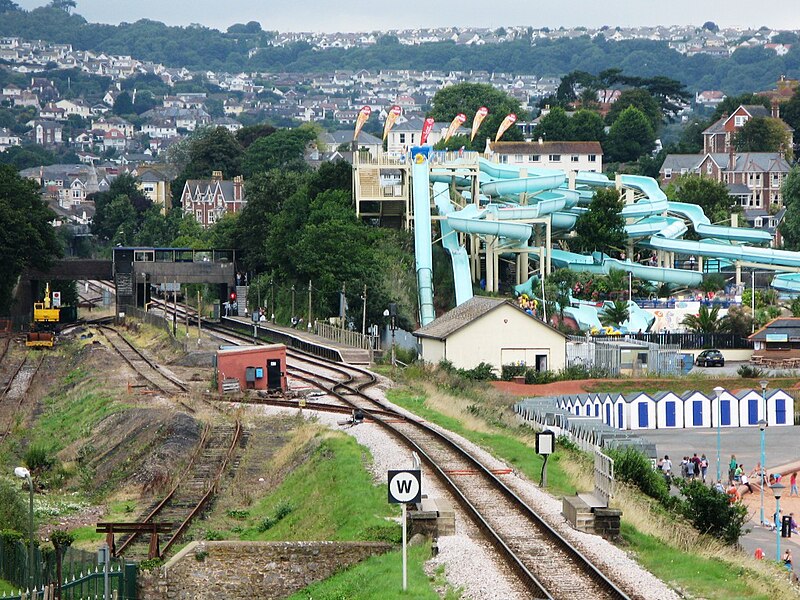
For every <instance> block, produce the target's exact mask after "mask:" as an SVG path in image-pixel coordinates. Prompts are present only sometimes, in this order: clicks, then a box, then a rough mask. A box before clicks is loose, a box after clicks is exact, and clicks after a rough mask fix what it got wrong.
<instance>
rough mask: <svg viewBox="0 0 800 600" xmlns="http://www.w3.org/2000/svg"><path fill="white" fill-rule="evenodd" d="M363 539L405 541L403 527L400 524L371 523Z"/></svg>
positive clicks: (393, 542) (392, 542) (391, 542)
mask: <svg viewBox="0 0 800 600" xmlns="http://www.w3.org/2000/svg"><path fill="white" fill-rule="evenodd" d="M362 537H363V539H365V540H370V541H373V542H389V543H390V544H399V543H401V542H402V541H403V529H402V528H401V527H400V526H399V525H394V524H388V523H387V524H386V525H371V526H369V527H367V528H366V529H365V530H364V534H363V536H362Z"/></svg>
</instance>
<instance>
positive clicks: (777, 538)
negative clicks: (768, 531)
mask: <svg viewBox="0 0 800 600" xmlns="http://www.w3.org/2000/svg"><path fill="white" fill-rule="evenodd" d="M782 526H783V523H782V522H781V497H780V496H775V542H776V545H777V548H776V550H775V560H777V561H778V562H781V528H782Z"/></svg>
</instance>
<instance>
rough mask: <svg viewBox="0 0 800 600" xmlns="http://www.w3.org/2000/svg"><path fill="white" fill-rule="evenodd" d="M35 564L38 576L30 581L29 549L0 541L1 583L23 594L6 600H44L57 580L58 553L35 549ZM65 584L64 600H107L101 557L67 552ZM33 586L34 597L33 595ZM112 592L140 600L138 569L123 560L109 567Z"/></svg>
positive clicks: (126, 599) (72, 550) (63, 573)
mask: <svg viewBox="0 0 800 600" xmlns="http://www.w3.org/2000/svg"><path fill="white" fill-rule="evenodd" d="M48 550H49V551H48ZM33 563H34V573H33V577H30V576H29V566H28V565H29V563H28V548H27V546H26V545H25V544H24V543H22V542H19V541H10V540H8V539H3V538H0V579H3V580H5V581H7V582H8V583H10V584H11V585H12V586H14V587H16V588H18V590H19V591H18V592H17V593H16V594H12V595H10V596H3V598H8V600H21V598H23V597H25V598H26V599H27V600H43V599H44V597H45V588H47V587H48V586H50V585H51V584H55V582H56V580H57V577H56V573H57V565H56V555H55V551H53V550H52V549H48V548H46V547H41V548H40V547H35V548H34V561H33ZM61 581H62V585H61V598H62V600H82V599H84V598H102V597H103V590H104V589H105V582H104V573H103V572H102V571H101V570H100V567H98V566H97V557H96V555H95V554H94V553H92V552H86V551H84V550H77V549H75V548H67V550H66V551H65V552H64V557H63V559H62V561H61ZM31 585H33V593H30V591H29V590H30V589H31ZM109 590H110V592H113V593H114V595H115V596H116V597H117V598H118V599H121V600H136V565H134V564H125V563H124V561H123V560H117V561H112V562H111V563H110V564H109ZM50 597H52V596H50Z"/></svg>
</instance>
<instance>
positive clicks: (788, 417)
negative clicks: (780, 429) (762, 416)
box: [767, 390, 794, 426]
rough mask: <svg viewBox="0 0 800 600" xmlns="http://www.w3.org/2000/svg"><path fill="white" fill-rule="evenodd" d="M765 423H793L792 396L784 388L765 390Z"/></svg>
mask: <svg viewBox="0 0 800 600" xmlns="http://www.w3.org/2000/svg"><path fill="white" fill-rule="evenodd" d="M767 423H769V424H770V425H781V426H783V425H794V398H792V396H791V394H789V393H787V392H785V391H784V390H774V391H772V392H770V391H767Z"/></svg>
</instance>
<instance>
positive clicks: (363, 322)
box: [361, 283, 367, 339]
mask: <svg viewBox="0 0 800 600" xmlns="http://www.w3.org/2000/svg"><path fill="white" fill-rule="evenodd" d="M361 299H362V300H363V301H364V308H363V309H362V312H361V337H363V338H364V339H367V284H366V283H365V284H364V294H363V295H362V296H361Z"/></svg>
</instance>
